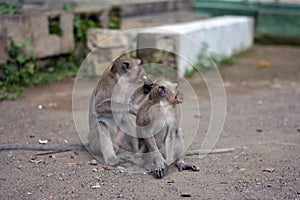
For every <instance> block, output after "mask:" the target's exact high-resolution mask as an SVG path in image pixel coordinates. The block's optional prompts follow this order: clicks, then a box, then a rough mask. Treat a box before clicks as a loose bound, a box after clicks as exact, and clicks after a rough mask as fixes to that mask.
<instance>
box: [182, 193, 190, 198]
mask: <svg viewBox="0 0 300 200" xmlns="http://www.w3.org/2000/svg"><path fill="white" fill-rule="evenodd" d="M180 196H181V197H192V194H191V193H182V194H181V195H180Z"/></svg>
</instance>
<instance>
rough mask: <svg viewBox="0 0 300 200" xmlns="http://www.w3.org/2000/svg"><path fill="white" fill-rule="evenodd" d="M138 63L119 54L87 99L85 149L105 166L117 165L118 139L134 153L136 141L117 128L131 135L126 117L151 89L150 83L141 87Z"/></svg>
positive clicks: (134, 110) (140, 70)
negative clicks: (86, 142) (128, 144)
mask: <svg viewBox="0 0 300 200" xmlns="http://www.w3.org/2000/svg"><path fill="white" fill-rule="evenodd" d="M140 64H141V60H139V59H136V58H134V57H132V56H130V55H128V54H122V55H121V56H120V57H119V58H117V59H116V60H115V61H114V62H113V63H112V66H111V67H110V69H109V70H106V71H105V72H104V74H103V75H102V76H101V78H100V80H99V82H98V84H97V87H96V88H95V90H94V91H93V94H92V97H91V101H90V109H89V126H90V132H89V135H88V142H89V144H88V150H89V151H90V152H91V153H92V154H93V155H94V156H96V157H97V158H98V159H101V158H102V157H103V159H104V162H105V163H106V164H108V165H113V166H114V165H117V164H119V163H120V159H119V158H118V157H117V155H116V151H115V150H118V146H119V143H120V140H121V139H124V138H127V139H128V138H129V141H131V145H132V149H133V151H137V149H136V148H137V138H135V137H134V135H133V136H132V135H130V133H129V134H127V135H126V136H124V134H125V133H124V130H121V129H120V128H121V127H122V126H125V129H126V130H125V132H126V131H130V130H133V131H132V132H133V133H134V132H135V127H134V124H132V123H131V122H130V121H129V118H128V114H129V113H130V114H134V115H136V114H137V111H138V104H139V103H140V102H141V101H142V100H143V98H144V97H145V96H146V94H147V92H149V87H150V88H151V82H150V83H149V82H147V81H146V82H145V84H144V85H143V82H144V79H143V77H144V76H145V71H144V69H142V68H141V66H140ZM137 88H138V89H137ZM126 116H127V117H126ZM133 133H132V134H133ZM114 147H115V149H114Z"/></svg>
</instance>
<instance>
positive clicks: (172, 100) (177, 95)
mask: <svg viewBox="0 0 300 200" xmlns="http://www.w3.org/2000/svg"><path fill="white" fill-rule="evenodd" d="M149 98H150V99H155V100H158V101H165V102H167V103H168V104H171V105H176V104H180V103H182V102H183V93H182V92H180V91H179V90H178V84H177V83H171V82H170V81H166V80H164V81H160V82H159V83H157V84H155V86H154V88H153V89H152V90H151V92H150V95H149Z"/></svg>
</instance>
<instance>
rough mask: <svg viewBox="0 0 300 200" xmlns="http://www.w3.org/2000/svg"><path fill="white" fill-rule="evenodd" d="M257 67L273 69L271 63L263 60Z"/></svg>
mask: <svg viewBox="0 0 300 200" xmlns="http://www.w3.org/2000/svg"><path fill="white" fill-rule="evenodd" d="M257 66H258V67H266V68H268V67H271V63H270V62H268V61H265V60H262V61H260V62H259V63H258V64H257Z"/></svg>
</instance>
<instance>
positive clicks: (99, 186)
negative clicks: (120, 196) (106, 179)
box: [91, 183, 101, 189]
mask: <svg viewBox="0 0 300 200" xmlns="http://www.w3.org/2000/svg"><path fill="white" fill-rule="evenodd" d="M91 188H92V189H99V188H101V185H100V184H99V183H97V184H96V185H93V186H92V187H91Z"/></svg>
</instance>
